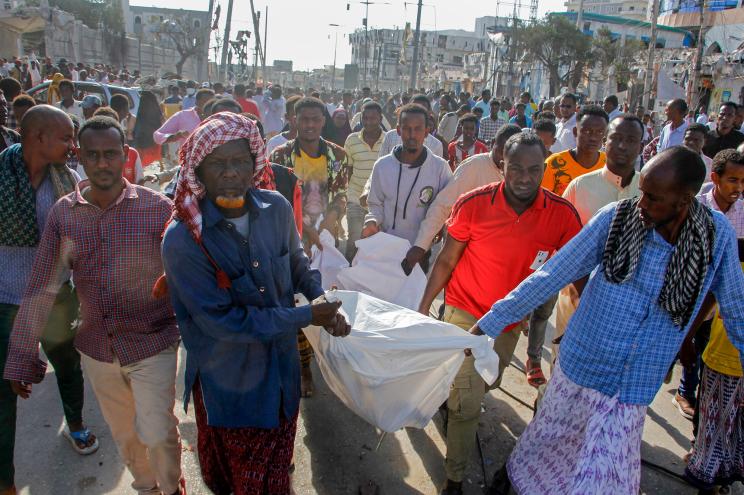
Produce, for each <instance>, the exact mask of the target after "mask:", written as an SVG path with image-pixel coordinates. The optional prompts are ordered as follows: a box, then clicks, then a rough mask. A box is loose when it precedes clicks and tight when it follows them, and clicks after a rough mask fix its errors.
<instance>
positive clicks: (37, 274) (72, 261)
mask: <svg viewBox="0 0 744 495" xmlns="http://www.w3.org/2000/svg"><path fill="white" fill-rule="evenodd" d="M37 108H39V107H34V108H33V109H31V110H29V112H28V113H27V114H26V116H25V117H24V120H23V121H24V129H25V126H26V120H27V119H28V118H29V116H32V115H33V114H32V112H35V111H36V109H37ZM42 108H43V106H42ZM60 120H61V118H60ZM49 127H51V128H56V126H49ZM69 127H70V128H71V127H72V126H71V124H70V125H69ZM68 132H69V133H70V136H71V134H72V131H71V130H70V131H68ZM68 139H69V140H71V137H70V138H68ZM78 139H79V143H80V149H79V155H80V162H81V163H82V165H83V167H84V168H85V173H86V175H87V176H88V180H85V181H82V182H80V183H78V184H77V185H76V186H75V188H74V191H73V192H72V193H71V194H68V195H66V196H64V197H62V198H61V199H60V200H59V201H57V203H55V205H54V206H53V207H52V208H51V210H50V211H49V215H48V219H47V222H46V227H45V228H44V233H43V235H42V237H41V241H40V242H39V247H38V253H37V255H36V258H35V259H34V264H33V271H32V273H31V277H30V279H29V280H30V282H29V285H28V287H27V288H26V290H25V292H24V295H23V300H22V301H21V304H20V309H19V311H18V316H17V318H16V320H15V324H14V326H13V332H12V334H11V337H10V344H9V347H8V359H7V362H6V364H5V371H4V375H3V378H5V380H9V381H10V384H11V386H12V388H13V391H14V392H15V393H16V394H18V395H20V396H21V397H23V398H24V399H27V398H28V397H29V396H30V395H31V392H32V384H35V383H39V382H41V380H42V379H43V378H44V372H45V368H46V366H45V365H44V363H43V362H41V361H39V349H38V348H39V339H40V337H41V336H42V330H43V328H44V325H45V322H47V321H48V320H49V315H50V310H51V308H52V305H53V303H54V299H55V295H56V294H58V293H59V292H60V289H61V288H63V286H64V281H65V278H66V277H65V276H64V275H65V274H68V273H69V271H70V270H71V271H72V272H73V281H74V283H75V290H76V291H77V296H78V297H79V300H80V321H81V325H80V327H79V328H78V329H77V335H76V336H75V348H76V349H77V350H78V351H79V353H80V355H79V357H78V358H79V359H80V361H81V362H82V365H83V367H84V368H85V372H86V376H87V378H88V380H89V381H90V383H91V386H92V388H93V391H94V392H95V394H96V398H97V399H98V403H99V405H100V406H101V412H102V413H103V416H104V418H105V419H106V423H107V424H108V425H109V428H110V429H111V436H112V437H113V439H114V441H115V442H116V445H117V447H118V450H119V454H120V455H121V457H122V458H123V460H124V463H125V464H126V466H127V469H129V471H130V473H131V474H132V477H133V478H134V481H133V483H132V488H133V489H134V490H136V491H137V492H138V493H139V494H140V495H145V494H148V495H149V494H156V493H157V494H160V493H163V494H179V495H182V494H184V493H185V488H184V481H183V478H182V477H181V441H180V437H179V434H178V420H177V419H176V416H175V415H174V414H173V407H174V405H175V394H176V387H175V381H176V369H177V352H178V340H179V333H178V327H177V326H176V319H175V315H174V314H173V308H172V307H171V305H170V303H169V302H168V301H167V300H166V299H156V298H154V297H153V295H152V287H153V285H154V284H155V281H156V280H157V279H158V277H159V276H160V274H161V273H162V271H163V268H162V262H161V257H160V237H161V233H162V230H163V225H164V224H165V222H166V221H167V220H168V219H169V218H170V216H171V211H172V206H173V204H172V203H171V201H170V200H169V199H168V198H166V197H165V196H163V195H162V194H160V193H156V192H154V191H152V190H150V189H147V188H144V187H140V186H136V185H133V184H130V183H129V182H127V180H126V179H124V178H123V177H122V171H123V168H124V163H125V161H126V156H127V151H128V149H127V148H128V147H127V145H126V144H125V136H124V132H123V130H122V128H121V126H120V125H119V123H118V122H117V121H116V120H114V119H112V118H109V117H93V118H92V119H90V120H89V121H87V122H86V123H85V124H84V125H83V126H82V127H81V129H80V131H79V133H78ZM133 246H136V249H134V248H133ZM53 364H54V363H53ZM80 382H81V388H82V379H80ZM80 393H81V394H82V390H81V392H80ZM81 402H82V401H81Z"/></svg>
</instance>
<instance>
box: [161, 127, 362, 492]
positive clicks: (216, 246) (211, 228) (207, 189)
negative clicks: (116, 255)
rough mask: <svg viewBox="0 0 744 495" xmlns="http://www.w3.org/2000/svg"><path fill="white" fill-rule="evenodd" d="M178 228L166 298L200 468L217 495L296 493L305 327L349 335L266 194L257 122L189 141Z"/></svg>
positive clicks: (198, 133) (283, 204)
mask: <svg viewBox="0 0 744 495" xmlns="http://www.w3.org/2000/svg"><path fill="white" fill-rule="evenodd" d="M181 159H182V161H181V167H182V169H181V170H182V172H181V175H180V176H179V181H180V182H179V185H178V189H177V193H176V199H175V203H176V216H175V218H176V221H174V222H173V223H171V224H170V225H169V227H168V228H167V230H166V233H165V236H164V238H163V259H164V261H165V274H166V278H167V285H168V289H169V291H170V293H171V297H172V300H173V304H174V306H175V309H176V315H177V317H178V322H179V326H180V330H181V335H182V336H183V339H184V345H185V346H186V350H187V360H186V372H185V375H186V379H185V380H186V387H185V391H184V403H186V404H188V400H189V398H190V397H193V402H194V409H195V411H196V424H197V429H198V451H199V464H200V467H201V472H202V477H203V478H204V482H205V483H206V485H207V486H208V487H209V488H210V489H211V490H212V491H213V492H214V493H236V494H248V493H256V494H257V493H270V494H274V493H276V494H280V493H281V494H288V493H291V484H290V478H289V471H290V463H291V460H292V452H293V449H294V437H295V431H296V428H297V414H298V408H299V400H300V362H299V354H298V352H297V337H296V336H297V332H298V329H300V328H302V327H305V326H308V325H310V324H313V325H322V326H325V327H326V330H327V331H328V332H329V333H331V334H332V335H334V336H344V335H347V334H348V333H349V331H350V329H349V326H348V325H347V324H346V322H345V320H344V317H343V316H342V315H340V314H338V308H339V306H340V303H329V302H317V303H316V304H311V305H306V306H302V307H295V303H294V294H295V293H296V292H297V293H302V294H303V295H305V296H306V297H307V298H308V300H314V299H316V298H318V297H320V296H322V295H323V288H322V287H321V283H320V274H319V273H318V272H317V271H315V270H311V269H310V263H309V261H308V259H307V257H306V256H305V253H304V250H303V248H302V244H301V242H300V238H299V235H298V233H297V229H296V228H295V225H294V217H293V213H292V209H291V207H290V205H289V204H288V202H287V201H286V200H285V199H284V198H283V197H282V196H281V195H280V194H279V193H277V192H274V191H266V190H261V189H257V188H256V186H258V185H262V182H263V178H262V177H263V175H264V174H265V173H267V172H268V170H269V167H268V162H267V160H266V151H265V147H264V143H263V140H262V139H261V135H260V133H259V131H258V128H257V127H256V125H255V124H254V123H253V122H252V121H250V120H249V119H247V118H246V117H243V116H242V115H236V114H230V113H219V114H216V115H213V116H211V117H209V118H208V119H207V120H205V121H204V122H203V123H202V124H201V125H200V126H199V127H198V128H197V129H196V130H195V131H194V133H193V134H192V135H191V136H190V137H189V138H188V139H187V140H186V142H185V143H184V145H183V149H182V153H181Z"/></svg>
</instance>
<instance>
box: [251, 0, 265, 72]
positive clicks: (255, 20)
mask: <svg viewBox="0 0 744 495" xmlns="http://www.w3.org/2000/svg"><path fill="white" fill-rule="evenodd" d="M251 18H252V19H253V33H254V34H255V35H256V49H255V55H254V62H253V74H254V75H253V80H254V82H258V70H257V69H256V68H257V66H258V60H259V57H262V55H261V25H260V24H259V23H258V22H259V20H260V19H261V12H258V14H256V8H255V7H254V5H253V0H251ZM262 77H263V76H262ZM265 83H266V81H264V85H265Z"/></svg>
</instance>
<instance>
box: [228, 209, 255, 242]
mask: <svg viewBox="0 0 744 495" xmlns="http://www.w3.org/2000/svg"><path fill="white" fill-rule="evenodd" d="M225 220H227V221H228V222H230V223H231V224H233V225H234V226H235V230H237V231H238V232H239V233H240V234H241V235H242V236H243V237H248V232H250V224H249V222H248V213H246V214H245V215H242V216H239V217H237V218H226V219H225Z"/></svg>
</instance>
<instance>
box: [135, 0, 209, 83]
mask: <svg viewBox="0 0 744 495" xmlns="http://www.w3.org/2000/svg"><path fill="white" fill-rule="evenodd" d="M213 15H214V0H209V22H207V25H206V26H204V29H205V30H206V33H205V34H204V62H203V63H200V64H199V73H198V77H199V80H200V81H204V80H205V79H209V43H210V42H211V41H212V23H213V22H214V20H213V19H212V16H213ZM141 44H142V36H140V45H141ZM140 50H141V48H140ZM140 57H141V55H140ZM216 60H217V59H215V61H216ZM140 71H142V68H141V67H140Z"/></svg>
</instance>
